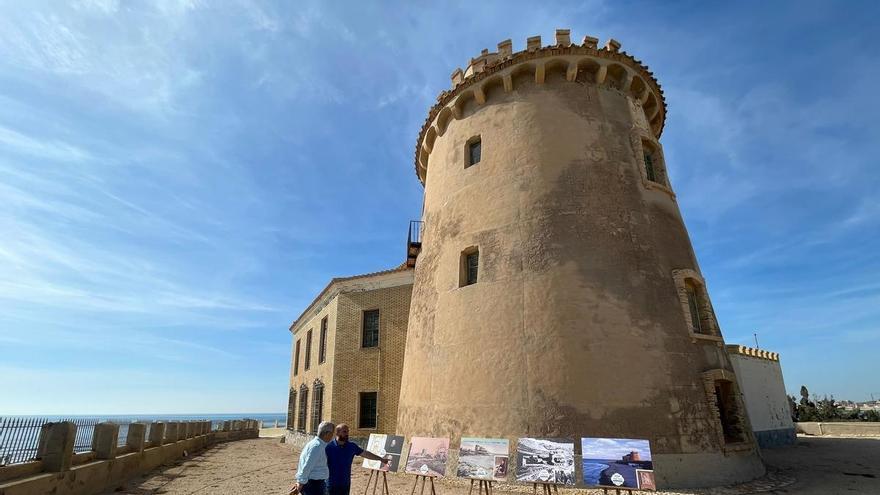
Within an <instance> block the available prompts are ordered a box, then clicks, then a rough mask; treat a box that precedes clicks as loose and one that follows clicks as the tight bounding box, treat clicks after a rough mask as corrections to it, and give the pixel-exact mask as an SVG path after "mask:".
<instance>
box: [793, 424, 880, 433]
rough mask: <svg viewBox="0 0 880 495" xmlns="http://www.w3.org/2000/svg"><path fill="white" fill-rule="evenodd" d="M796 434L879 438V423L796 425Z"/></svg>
mask: <svg viewBox="0 0 880 495" xmlns="http://www.w3.org/2000/svg"><path fill="white" fill-rule="evenodd" d="M797 432H798V433H803V434H805V435H815V436H822V435H828V436H841V437H880V423H860V422H846V423H797Z"/></svg>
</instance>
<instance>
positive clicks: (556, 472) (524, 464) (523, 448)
mask: <svg viewBox="0 0 880 495" xmlns="http://www.w3.org/2000/svg"><path fill="white" fill-rule="evenodd" d="M516 451H517V452H516V481H521V482H525V483H548V484H556V485H574V481H575V480H574V442H573V441H571V440H565V439H557V438H520V439H519V440H518V441H517V444H516Z"/></svg>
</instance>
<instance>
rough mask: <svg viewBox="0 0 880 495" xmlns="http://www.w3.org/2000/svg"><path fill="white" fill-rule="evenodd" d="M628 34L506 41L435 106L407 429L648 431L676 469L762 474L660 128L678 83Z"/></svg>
mask: <svg viewBox="0 0 880 495" xmlns="http://www.w3.org/2000/svg"><path fill="white" fill-rule="evenodd" d="M620 47H621V45H620V43H618V42H617V41H615V40H609V41H608V42H607V43H606V44H605V46H604V47H602V48H599V47H598V45H597V39H596V38H591V37H589V36H587V37H584V38H583V41H582V42H581V44H575V43H572V42H571V39H570V36H569V31H568V30H557V31H556V40H555V44H553V45H550V46H542V44H541V38H540V37H538V36H536V37H532V38H529V39H528V40H527V44H526V49H525V50H524V51H520V52H516V53H514V52H513V50H512V43H511V41H510V40H507V41H503V42H501V43H499V44H498V51H497V52H495V53H490V52H489V51H488V50H483V52H482V53H481V54H480V55H479V56H478V57H477V58H474V59H472V60H471V61H470V64H469V65H468V66H467V69H466V70H465V71H462V70H461V69H457V70H456V71H455V72H454V73H453V74H452V89H450V90H448V91H444V92H442V93H441V94H440V96H439V97H438V101H437V104H436V105H434V107H433V108H432V109H431V111H430V113H429V115H428V118H427V120H426V122H425V124H424V126H423V127H422V129H421V132H420V134H419V140H418V144H417V146H416V156H415V161H416V163H415V165H416V173H417V175H418V178H419V180H420V181H421V182H422V183H423V184H424V186H425V197H424V213H423V221H424V232H423V235H422V250H421V252H420V254H419V256H418V262H417V264H416V270H415V283H414V286H413V294H412V305H411V309H410V319H409V324H408V329H407V343H406V359H405V363H404V369H403V378H402V385H401V391H400V405H399V409H398V433H400V434H405V435H408V436H410V435H420V436H422V435H436V436H449V437H451V439H452V443H453V447H454V446H456V445H457V442H458V440H459V439H460V438H461V437H462V436H500V437H507V438H510V439H511V440H514V441H515V439H516V438H518V437H521V436H541V437H565V438H572V439H575V440H576V441H577V440H578V439H579V438H580V437H622V438H646V439H649V440H650V441H651V444H652V448H653V451H654V454H655V456H654V460H655V468H656V476H657V480H658V482H659V483H660V484H662V485H663V486H700V485H714V484H719V483H725V482H733V481H741V480H746V479H751V478H754V477H756V476H759V475H761V474H762V473H763V472H764V468H763V465H762V463H761V461H760V459H759V456H758V454H757V451H756V447H755V442H754V439H753V438H752V434H751V429H750V427H749V424H748V419H747V417H746V414H745V409H744V407H743V405H742V400H741V397H740V393H739V390H738V389H737V384H736V377H735V376H734V373H733V368H732V366H731V363H730V359H729V357H728V355H727V353H726V350H725V347H724V345H723V338H722V335H721V332H720V329H719V327H718V324H717V321H716V319H715V315H714V313H713V311H712V304H711V302H710V300H709V296H708V293H707V291H706V282H705V281H704V280H703V277H702V276H701V274H700V270H699V267H698V264H697V260H696V257H695V255H694V251H693V248H692V246H691V242H690V239H689V237H688V233H687V230H686V228H685V225H684V223H683V221H682V217H681V213H680V211H679V208H678V204H677V202H676V198H675V193H674V191H673V189H672V186H671V184H670V183H669V179H668V176H667V174H666V162H665V160H664V158H663V151H662V146H661V145H660V143H659V142H658V138H659V137H660V134H661V132H662V131H663V125H664V120H665V116H666V108H665V102H664V98H663V92H662V91H661V90H660V87H659V85H658V83H657V81H656V80H655V79H654V77H653V75H652V73H651V72H650V71H649V70H648V68H647V67H646V66H645V65H643V64H642V63H641V62H640V61H639V60H637V59H635V58H634V57H632V56H631V55H628V54H626V53H625V52H622V51H621V50H620ZM513 445H515V443H514V444H513Z"/></svg>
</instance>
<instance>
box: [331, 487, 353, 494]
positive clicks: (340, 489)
mask: <svg viewBox="0 0 880 495" xmlns="http://www.w3.org/2000/svg"><path fill="white" fill-rule="evenodd" d="M327 488H328V490H329V491H330V495H348V492H349V490H351V485H330V486H328V487H327Z"/></svg>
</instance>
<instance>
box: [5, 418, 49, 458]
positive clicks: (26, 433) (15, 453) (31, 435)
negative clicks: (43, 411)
mask: <svg viewBox="0 0 880 495" xmlns="http://www.w3.org/2000/svg"><path fill="white" fill-rule="evenodd" d="M46 422H47V420H46V418H0V466H5V465H8V464H17V463H20V462H27V461H30V460H31V459H34V458H35V457H36V456H37V446H38V444H39V442H40V430H41V429H42V428H43V425H44V424H45V423H46Z"/></svg>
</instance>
